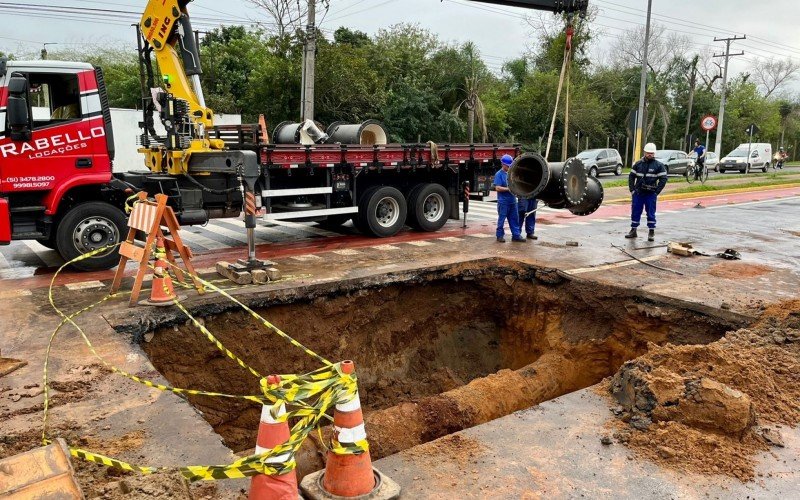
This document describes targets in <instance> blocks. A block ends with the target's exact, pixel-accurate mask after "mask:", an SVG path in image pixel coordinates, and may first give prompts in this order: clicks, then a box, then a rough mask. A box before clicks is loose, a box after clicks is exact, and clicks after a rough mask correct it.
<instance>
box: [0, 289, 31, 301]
mask: <svg viewBox="0 0 800 500" xmlns="http://www.w3.org/2000/svg"><path fill="white" fill-rule="evenodd" d="M31 294H32V292H31V291H30V290H3V291H0V299H13V298H17V297H28V296H30V295H31Z"/></svg>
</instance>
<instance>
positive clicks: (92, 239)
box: [56, 201, 127, 271]
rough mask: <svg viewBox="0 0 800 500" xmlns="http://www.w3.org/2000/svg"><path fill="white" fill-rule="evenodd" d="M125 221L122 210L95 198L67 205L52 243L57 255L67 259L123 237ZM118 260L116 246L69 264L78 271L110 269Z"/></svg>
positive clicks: (115, 241) (120, 239)
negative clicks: (72, 206)
mask: <svg viewBox="0 0 800 500" xmlns="http://www.w3.org/2000/svg"><path fill="white" fill-rule="evenodd" d="M126 225H127V221H126V218H125V214H123V213H122V211H121V210H120V209H118V208H116V207H114V206H113V205H109V204H108V203H103V202H99V201H92V202H88V203H81V204H80V205H78V206H76V207H74V208H73V209H71V210H70V211H69V212H67V214H66V215H65V216H64V218H63V219H62V220H61V223H60V224H59V225H58V229H57V230H56V231H57V232H56V246H57V248H58V253H59V254H61V257H62V258H63V259H64V260H66V261H70V260H72V259H74V258H76V257H79V256H81V255H83V254H85V253H88V252H91V251H92V250H97V249H99V248H103V247H106V246H110V245H116V244H117V243H119V242H120V241H122V239H123V231H125V228H126ZM118 262H119V253H118V249H117V248H113V249H111V250H107V251H105V252H103V253H101V254H98V255H95V256H94V257H91V258H89V259H85V260H81V261H78V262H75V263H74V264H72V267H73V268H75V269H77V270H79V271H99V270H103V269H111V268H112V267H114V266H115V265H116V264H117V263H118Z"/></svg>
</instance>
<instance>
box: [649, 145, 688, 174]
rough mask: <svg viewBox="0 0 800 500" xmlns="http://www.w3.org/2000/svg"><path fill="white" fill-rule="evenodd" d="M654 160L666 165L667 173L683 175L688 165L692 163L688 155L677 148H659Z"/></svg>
mask: <svg viewBox="0 0 800 500" xmlns="http://www.w3.org/2000/svg"><path fill="white" fill-rule="evenodd" d="M656 160H658V161H660V162H661V163H663V164H664V166H665V167H667V175H672V174H680V175H683V174H685V173H686V170H688V168H689V165H694V162H693V161H692V160H691V159H690V158H689V155H687V154H686V153H684V152H683V151H678V150H677V149H660V150H658V151H656Z"/></svg>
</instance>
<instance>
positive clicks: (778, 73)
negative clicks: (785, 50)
mask: <svg viewBox="0 0 800 500" xmlns="http://www.w3.org/2000/svg"><path fill="white" fill-rule="evenodd" d="M798 69H800V63H797V62H795V61H794V60H792V59H775V58H769V59H759V60H758V61H757V62H756V63H755V65H754V67H753V72H752V74H751V77H752V78H753V80H755V83H756V85H758V88H759V90H761V91H763V92H764V96H765V97H769V96H771V95H772V94H773V93H775V92H776V91H777V90H778V89H779V88H781V87H782V86H784V85H785V84H787V83H790V82H792V81H794V80H795V79H796V78H797V70H798Z"/></svg>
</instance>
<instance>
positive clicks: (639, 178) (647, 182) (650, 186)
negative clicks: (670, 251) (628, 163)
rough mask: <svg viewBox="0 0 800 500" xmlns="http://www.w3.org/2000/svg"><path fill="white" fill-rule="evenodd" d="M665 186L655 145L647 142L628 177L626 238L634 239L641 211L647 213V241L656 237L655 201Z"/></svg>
mask: <svg viewBox="0 0 800 500" xmlns="http://www.w3.org/2000/svg"><path fill="white" fill-rule="evenodd" d="M666 185H667V169H666V167H665V166H664V164H663V163H661V162H660V161H658V160H656V145H655V144H653V143H652V142H649V143H647V144H646V145H645V147H644V158H642V159H641V160H639V161H638V162H636V164H635V165H634V166H633V168H631V173H630V175H629V176H628V189H630V192H631V197H632V199H631V231H630V232H629V233H628V234H626V235H625V237H626V238H636V237H637V236H638V235H637V234H636V228H637V227H639V224H640V223H641V219H642V210H645V211H647V227H648V228H649V232H648V235H647V241H654V240H655V236H656V201H657V199H658V195H659V194H661V191H662V190H663V189H664V186H666Z"/></svg>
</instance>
